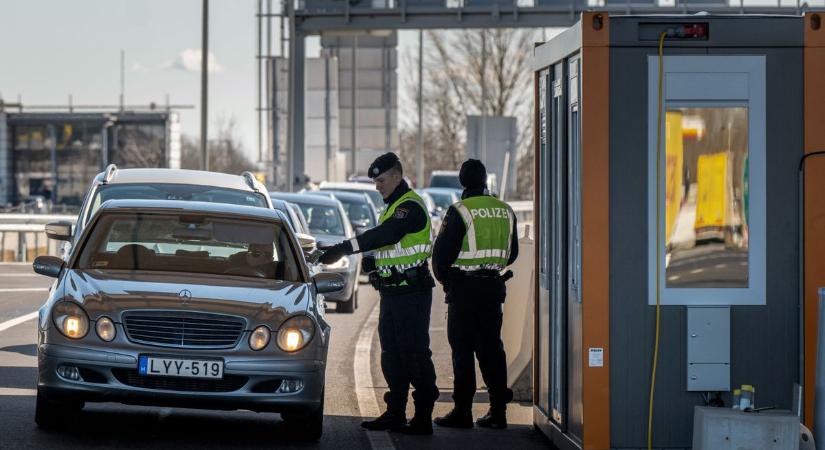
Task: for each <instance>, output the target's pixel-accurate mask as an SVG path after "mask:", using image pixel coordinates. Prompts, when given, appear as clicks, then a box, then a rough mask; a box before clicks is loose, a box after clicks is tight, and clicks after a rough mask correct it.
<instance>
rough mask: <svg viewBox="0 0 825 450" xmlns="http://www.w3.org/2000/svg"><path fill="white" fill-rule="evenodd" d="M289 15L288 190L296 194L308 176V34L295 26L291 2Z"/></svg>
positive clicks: (289, 3)
mask: <svg viewBox="0 0 825 450" xmlns="http://www.w3.org/2000/svg"><path fill="white" fill-rule="evenodd" d="M287 8H288V11H289V30H290V33H289V91H288V95H289V115H288V116H287V117H288V128H289V134H288V135H287V142H288V147H287V152H288V158H287V159H288V165H287V172H288V177H287V178H288V179H287V189H288V190H289V191H290V192H291V191H293V190H294V186H295V178H296V176H298V175H303V173H304V65H305V61H304V55H305V51H306V49H305V44H306V43H305V42H304V32H303V31H301V30H300V28H299V27H298V26H297V24H296V23H295V9H294V7H293V4H292V2H291V1H290V2H287Z"/></svg>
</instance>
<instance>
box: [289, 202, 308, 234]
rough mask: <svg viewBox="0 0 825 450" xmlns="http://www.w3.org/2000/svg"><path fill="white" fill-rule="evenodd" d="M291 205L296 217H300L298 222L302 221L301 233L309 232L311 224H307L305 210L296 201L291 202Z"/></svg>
mask: <svg viewBox="0 0 825 450" xmlns="http://www.w3.org/2000/svg"><path fill="white" fill-rule="evenodd" d="M289 207H290V208H291V209H292V212H293V213H295V217H297V218H298V222H299V223H300V228H301V233H309V224H307V219H306V217H305V216H304V212H303V211H301V207H299V206H298V205H296V204H294V203H290V204H289Z"/></svg>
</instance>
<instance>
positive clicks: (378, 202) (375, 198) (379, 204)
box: [321, 188, 384, 209]
mask: <svg viewBox="0 0 825 450" xmlns="http://www.w3.org/2000/svg"><path fill="white" fill-rule="evenodd" d="M321 190H322V191H341V192H354V193H356V194H367V195H369V196H370V200H372V204H373V205H375V207H376V208H378V209H383V208H384V198H383V197H381V193H380V192H378V191H376V190H372V189H347V188H334V189H333V188H321Z"/></svg>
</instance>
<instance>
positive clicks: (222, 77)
mask: <svg viewBox="0 0 825 450" xmlns="http://www.w3.org/2000/svg"><path fill="white" fill-rule="evenodd" d="M273 3H274V4H275V5H277V4H279V3H280V2H277V1H275V2H273ZM0 4H2V10H3V11H4V14H3V15H4V20H3V26H2V27H0V61H3V62H2V67H0V97H2V98H3V99H4V100H5V101H6V102H16V101H17V99H18V95H20V97H21V99H22V102H23V104H24V106H25V105H44V104H68V98H69V95H70V94H71V95H72V97H73V103H74V104H76V105H79V104H111V105H116V104H118V101H119V95H120V52H121V50H124V51H125V56H126V64H125V67H126V71H125V102H126V104H140V105H148V104H149V103H150V102H156V103H157V104H159V105H162V104H165V98H166V95H167V94H168V95H169V99H170V103H172V104H183V105H192V106H194V108H193V109H182V110H180V111H179V112H180V120H181V128H182V131H183V133H185V134H189V135H192V136H198V135H199V133H200V110H199V106H200V46H201V0H131V1H127V0H72V1H66V0H25V1H23V0H0ZM209 7H210V24H209V32H210V39H209V47H210V48H209V50H210V53H211V55H210V59H209V65H210V74H209V108H208V112H209V123H210V125H209V126H210V135H212V134H213V132H214V131H215V128H216V126H215V122H216V121H217V120H218V119H219V118H220V117H224V118H229V117H234V118H235V119H236V120H237V122H238V126H239V130H238V131H239V133H240V136H241V139H242V140H243V143H244V146H245V148H246V150H247V152H248V153H249V154H250V155H255V157H257V134H256V133H257V131H256V126H257V118H256V113H255V107H256V103H255V88H256V80H255V47H256V34H255V8H256V2H255V0H212V1H210V3H209ZM317 47H318V44H317V38H316V39H315V41H314V42H313V41H312V40H310V41H309V42H308V46H307V50H308V52H314V53H317Z"/></svg>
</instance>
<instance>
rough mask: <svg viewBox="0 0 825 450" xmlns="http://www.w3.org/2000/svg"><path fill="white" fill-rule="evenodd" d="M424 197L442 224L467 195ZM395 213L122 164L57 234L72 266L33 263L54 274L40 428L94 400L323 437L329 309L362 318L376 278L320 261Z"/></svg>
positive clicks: (341, 196) (43, 259)
mask: <svg viewBox="0 0 825 450" xmlns="http://www.w3.org/2000/svg"><path fill="white" fill-rule="evenodd" d="M419 192H420V193H421V195H422V197H423V198H424V200H425V202H426V206H427V209H428V210H429V211H430V214H431V217H432V219H433V220H434V221H435V223H438V221H440V218H441V217H442V216H443V214H444V213H445V212H446V208H447V207H448V206H449V205H450V204H452V203H454V202H455V201H457V200H458V198H459V195H460V192H459V193H456V192H455V190H454V189H450V188H427V189H423V190H419ZM383 208H384V203H383V199H382V198H381V195H380V194H379V193H378V191H376V190H375V187H374V186H373V185H372V184H368V183H363V182H344V183H326V182H324V183H321V185H320V186H319V189H318V190H315V191H303V192H302V193H298V194H294V193H282V192H267V190H266V188H265V186H264V185H263V184H262V183H260V182H259V181H258V180H257V179H255V177H254V176H253V175H252V174H251V173H249V172H245V173H243V174H241V175H238V176H236V175H229V174H221V173H212V172H202V171H194V170H178V169H122V170H119V169H118V168H117V167H116V166H115V165H110V166H109V167H107V168H106V170H105V171H103V172H102V173H100V174H98V175H97V176H96V177H95V179H94V180H93V181H92V183H91V186H90V187H89V189H88V191H87V193H86V196H85V199H84V201H83V204H82V207H81V210H80V213H79V215H78V217H77V221H76V223H75V224H72V223H70V222H54V223H50V224H48V225H46V234H47V235H48V236H49V237H50V238H52V239H58V240H62V241H65V243H64V245H63V247H62V248H61V255H60V257H52V256H40V257H38V258H37V259H36V260H35V262H34V264H33V267H34V270H35V272H37V273H40V274H43V275H46V276H50V277H54V278H55V282H54V284H53V286H52V288H51V289H50V293H49V297H48V299H47V300H46V302H45V304H44V305H43V306H42V307H41V309H40V311H39V320H38V325H37V327H38V347H37V352H38V377H37V405H36V412H35V421H36V422H37V424H38V425H39V426H41V427H44V428H52V427H57V426H59V425H60V424H61V423H63V422H64V421H65V418H66V417H67V416H69V415H71V414H74V413H76V412H77V411H79V410H80V409H82V408H83V406H84V404H85V402H120V403H125V404H139V405H158V406H177V407H195V408H207V409H226V410H235V409H249V410H253V411H265V412H278V413H280V414H281V418H282V419H283V420H284V421H285V422H287V423H288V424H289V427H288V428H289V429H290V430H292V431H295V432H297V433H299V435H300V436H301V437H304V438H308V439H312V440H317V439H319V438H320V436H321V434H322V432H323V411H324V378H325V367H326V357H327V350H328V342H329V337H330V332H331V329H330V326H329V324H328V323H327V322H326V321H325V319H324V317H325V310H326V306H327V303H330V304H332V303H334V304H335V305H336V308H335V310H336V312H341V313H352V312H354V311H355V309H356V308H357V307H358V293H359V289H360V286H359V284H360V283H359V281H362V282H366V276H365V274H362V273H361V266H362V264H361V261H362V255H360V254H355V255H349V256H347V257H344V258H341V259H340V260H339V261H337V262H336V263H333V264H330V265H323V264H316V263H314V261H315V258H316V257H317V254H318V253H319V251H318V249H322V248H323V247H325V246H328V245H332V244H335V243H338V242H341V241H343V240H346V239H352V238H353V237H355V236H357V235H359V234H361V233H363V232H365V231H366V230H368V229H370V228H372V227H375V226H376V225H377V224H378V222H379V213H380V211H381V210H382V209H383ZM434 229H435V230H437V229H438V227H437V226H436V227H434ZM359 275H360V277H359ZM359 278H360V280H359Z"/></svg>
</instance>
